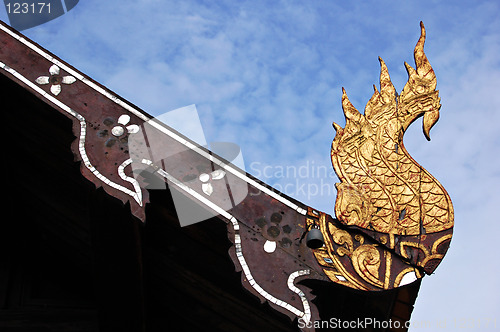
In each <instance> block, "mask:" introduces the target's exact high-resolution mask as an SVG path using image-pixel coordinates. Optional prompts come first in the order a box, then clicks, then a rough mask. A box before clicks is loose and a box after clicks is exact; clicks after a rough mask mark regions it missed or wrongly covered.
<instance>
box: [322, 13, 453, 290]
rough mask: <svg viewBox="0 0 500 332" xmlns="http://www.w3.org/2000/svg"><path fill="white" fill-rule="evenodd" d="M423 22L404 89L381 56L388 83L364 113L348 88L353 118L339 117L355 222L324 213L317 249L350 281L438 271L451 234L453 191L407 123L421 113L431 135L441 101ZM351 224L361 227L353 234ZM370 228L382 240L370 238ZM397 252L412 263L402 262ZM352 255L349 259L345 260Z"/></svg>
mask: <svg viewBox="0 0 500 332" xmlns="http://www.w3.org/2000/svg"><path fill="white" fill-rule="evenodd" d="M420 25H421V35H420V39H419V40H418V42H417V45H416V47H415V51H414V56H415V64H416V69H414V68H412V67H411V66H410V65H408V64H407V63H406V62H405V66H406V69H407V71H408V82H407V83H406V84H405V86H404V88H403V91H402V93H401V94H400V95H398V94H397V93H396V90H395V88H394V86H393V84H392V82H391V79H390V77H389V73H388V70H387V66H386V65H385V63H384V61H383V60H382V59H381V58H379V61H380V65H381V70H380V91H378V90H377V88H376V87H375V85H374V90H375V91H374V93H373V95H372V97H371V98H370V100H369V101H368V103H367V104H366V107H365V112H364V114H361V113H360V112H358V110H357V109H356V108H355V107H354V106H353V105H352V104H351V102H350V101H349V98H348V97H347V94H346V92H345V90H344V89H342V90H343V95H342V108H343V111H344V114H345V119H346V125H345V127H344V128H342V127H341V126H340V125H338V124H336V123H333V126H334V128H335V130H336V136H335V139H334V140H333V143H332V149H331V159H332V164H333V167H334V169H335V172H336V173H337V175H338V177H339V178H340V180H341V183H338V184H337V185H336V187H337V191H338V193H337V200H336V203H335V214H336V216H337V218H338V220H339V221H340V222H341V223H342V224H343V225H345V226H347V230H346V229H340V228H339V227H338V226H337V225H336V224H335V223H332V222H328V221H327V219H326V218H324V217H323V218H320V226H321V227H320V229H321V231H322V233H323V236H324V238H325V242H326V245H325V246H324V247H323V248H319V249H317V250H315V255H316V257H317V259H318V262H320V264H321V265H323V266H324V268H325V269H324V271H325V273H326V274H327V275H328V276H329V277H330V279H331V280H333V281H335V282H339V283H342V284H344V285H346V286H350V287H354V288H359V289H388V288H393V287H397V286H398V285H400V283H401V281H402V279H403V278H405V283H406V282H409V281H412V280H414V279H415V278H420V277H422V275H423V274H424V273H426V274H431V273H432V272H433V271H434V270H435V269H436V267H437V265H438V264H439V262H440V261H441V259H442V258H443V256H444V255H445V253H446V251H447V249H448V246H449V243H450V241H451V237H452V229H453V206H452V203H451V199H450V196H449V195H448V193H447V192H446V190H445V189H444V188H443V186H442V185H441V184H440V183H439V182H438V181H437V180H436V179H435V178H434V177H433V176H432V175H431V174H430V173H429V172H428V171H426V170H425V169H424V168H423V167H422V166H420V165H419V164H418V163H417V162H416V161H415V160H414V159H413V158H412V157H411V156H410V154H409V153H408V151H407V150H406V149H405V147H404V144H403V135H404V133H405V131H406V129H407V128H408V126H410V124H412V123H413V121H415V120H416V119H417V118H419V117H421V116H423V131H424V134H425V137H426V138H427V139H428V140H430V136H429V131H430V129H431V128H432V126H433V125H434V124H435V123H436V121H437V120H438V118H439V109H440V107H441V105H440V98H439V92H438V90H436V76H435V74H434V70H433V69H432V67H431V65H430V63H429V61H428V59H427V57H426V55H425V53H424V42H425V28H424V25H423V23H422V22H421V23H420ZM349 229H350V230H356V231H360V233H359V234H356V235H354V236H353V235H352V234H350V232H348V230H349ZM365 236H368V237H369V238H371V239H372V240H375V242H376V243H375V244H370V245H367V244H364V243H363V242H364V240H365ZM389 253H395V254H396V255H398V256H400V257H401V258H403V260H405V261H407V262H408V263H409V264H411V266H407V267H405V266H399V268H398V267H395V266H394V265H392V264H391V255H390V254H389ZM346 256H347V257H349V259H348V260H347V262H346V260H343V261H340V258H341V257H346ZM381 256H385V257H383V258H382V257H381ZM346 263H347V264H349V263H350V264H352V266H353V268H354V271H355V272H356V274H357V276H361V277H362V280H363V281H364V282H360V281H359V278H357V276H356V275H354V274H353V273H350V272H349V271H347V270H346V269H345V265H346ZM381 264H383V267H382V266H381ZM391 265H392V266H391ZM391 267H392V270H391ZM405 276H406V277H405Z"/></svg>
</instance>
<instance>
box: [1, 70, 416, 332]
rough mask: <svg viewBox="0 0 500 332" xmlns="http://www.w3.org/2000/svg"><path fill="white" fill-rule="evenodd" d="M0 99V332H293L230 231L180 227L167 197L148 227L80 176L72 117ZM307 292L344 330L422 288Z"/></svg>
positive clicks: (7, 96) (4, 88) (17, 98)
mask: <svg viewBox="0 0 500 332" xmlns="http://www.w3.org/2000/svg"><path fill="white" fill-rule="evenodd" d="M0 100H1V103H2V115H3V118H4V127H7V133H6V135H4V137H5V139H6V140H5V141H4V145H3V146H4V149H7V152H6V154H5V155H4V158H3V160H4V163H5V165H6V167H5V168H4V169H5V170H6V171H7V172H6V176H5V178H6V180H7V185H6V186H5V187H4V188H6V190H7V195H6V196H7V202H6V204H5V205H4V206H5V208H6V209H7V213H6V214H4V217H3V218H2V224H1V227H2V229H1V231H0V234H1V235H2V239H1V241H0V242H1V243H2V244H3V245H4V249H3V250H2V251H1V255H2V256H1V266H0V268H1V270H0V330H1V331H18V332H19V331H26V332H27V331H54V332H55V331H69V332H71V331H193V330H214V331H215V330H217V331H259V330H260V331H298V328H297V321H295V322H292V321H290V319H289V318H288V317H287V316H285V315H283V314H281V313H279V312H277V311H275V310H273V309H271V307H270V306H269V305H268V304H267V303H265V304H261V303H260V302H259V300H258V299H257V298H256V297H255V296H253V295H252V294H250V293H249V292H248V291H246V290H245V289H244V288H243V287H242V285H241V273H240V272H235V267H234V265H233V263H232V261H231V259H230V257H229V254H228V250H229V248H230V247H231V242H230V241H229V240H228V237H227V226H226V223H225V222H223V221H222V220H219V219H218V218H212V219H210V220H206V221H204V222H201V223H198V224H195V225H191V226H187V227H180V226H179V223H178V220H177V216H176V214H175V209H174V205H173V202H172V198H171V196H170V193H169V191H168V190H157V191H155V190H150V204H148V205H147V209H146V214H147V222H146V223H145V224H143V223H141V222H140V221H139V220H138V219H136V218H135V217H133V216H132V214H131V213H130V207H128V206H126V205H123V203H122V202H121V201H119V200H117V199H116V198H113V197H111V196H109V195H108V194H106V193H105V192H104V191H103V190H102V188H101V189H97V190H96V188H95V186H94V185H93V184H92V183H91V182H89V181H88V180H87V179H85V178H84V177H83V176H82V175H81V172H80V162H76V161H74V156H73V153H72V152H71V149H70V146H71V144H72V142H73V141H74V140H75V136H74V135H73V131H72V121H71V120H70V119H68V118H67V117H65V116H63V115H62V114H61V113H60V112H57V111H55V110H54V109H53V108H52V106H50V105H48V104H46V103H44V102H42V101H41V100H40V99H39V98H37V97H35V96H34V95H33V94H32V93H31V92H30V91H28V90H26V89H25V88H24V87H21V86H19V85H17V84H16V83H15V82H13V81H12V80H10V79H9V78H7V77H6V76H4V74H3V73H2V75H0ZM302 283H303V284H305V285H307V286H308V287H310V288H312V289H313V291H314V294H316V296H317V297H316V299H315V300H313V302H314V303H315V304H316V305H317V307H318V309H319V312H320V316H321V317H322V319H323V320H329V319H330V318H335V319H339V320H341V321H346V320H353V319H356V318H361V319H364V318H365V317H368V318H375V319H378V320H379V321H383V320H386V321H387V320H389V319H392V320H393V321H394V320H401V321H404V320H407V319H409V317H410V314H411V311H412V308H413V304H414V302H415V299H416V297H417V293H418V289H419V286H420V282H419V281H417V282H415V283H412V284H410V285H407V286H404V287H400V288H398V289H394V290H391V291H383V292H361V291H355V290H352V289H349V288H347V287H343V286H339V285H335V284H333V283H330V282H320V281H313V280H308V281H303V282H302ZM337 330H338V329H337ZM367 330H370V329H367Z"/></svg>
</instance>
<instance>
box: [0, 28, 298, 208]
mask: <svg viewBox="0 0 500 332" xmlns="http://www.w3.org/2000/svg"><path fill="white" fill-rule="evenodd" d="M0 29H1V30H3V31H4V32H6V33H7V34H9V35H10V36H12V37H13V38H15V39H16V40H18V41H19V42H21V43H22V44H24V45H26V46H27V47H29V48H30V49H32V50H33V51H35V52H36V53H38V54H39V55H41V56H42V57H44V58H45V59H47V60H49V61H50V62H52V63H53V64H55V65H57V66H58V67H59V68H62V69H64V70H65V71H66V72H68V73H70V74H71V75H72V76H74V77H76V79H78V80H80V81H82V82H83V83H85V84H86V85H88V86H89V87H91V88H92V89H94V90H95V91H97V92H99V93H100V94H102V95H104V96H105V97H107V98H108V99H110V100H111V101H113V102H115V103H116V104H118V105H120V106H121V107H123V108H125V109H126V110H127V111H129V112H131V113H132V114H134V115H136V116H137V117H139V118H140V119H142V120H144V121H148V123H149V124H151V125H152V126H153V127H155V128H156V129H158V130H159V131H161V132H163V133H164V134H166V135H168V136H170V137H171V138H173V139H175V140H176V141H177V142H179V143H181V144H183V145H185V146H186V147H188V148H190V149H191V150H194V151H196V152H197V153H199V154H200V155H202V156H203V157H205V158H206V159H208V160H210V161H212V162H213V163H214V164H216V165H218V166H220V167H221V168H223V169H224V170H226V171H228V172H230V173H232V174H233V175H235V176H237V177H238V178H240V179H241V180H243V181H245V182H247V183H249V184H250V185H252V186H253V187H255V188H257V189H259V190H260V191H262V192H264V193H266V194H267V195H269V196H271V197H272V198H274V199H276V200H278V201H280V202H281V203H283V204H285V205H286V206H288V207H290V208H292V209H293V210H295V211H297V212H298V213H300V214H302V215H306V214H307V211H306V210H305V209H303V208H301V207H299V206H298V205H297V204H295V203H293V202H291V201H289V200H288V199H286V198H285V197H283V196H281V195H279V194H277V193H275V192H274V191H272V190H270V189H269V188H267V187H266V186H264V185H262V184H260V183H259V182H257V181H255V180H254V179H252V178H250V177H248V176H247V175H246V174H245V173H243V172H241V171H240V170H237V169H236V168H234V167H232V166H230V165H227V164H224V162H222V161H221V160H219V159H217V158H215V157H214V156H213V155H211V154H209V153H208V152H207V151H205V150H203V149H201V148H200V147H199V146H197V145H195V144H194V143H191V142H189V141H187V140H186V139H184V138H182V137H181V136H179V135H178V134H177V133H175V132H173V131H171V130H169V129H168V128H166V127H165V125H164V124H163V123H161V122H159V121H158V120H156V119H154V118H149V117H148V116H146V115H145V114H143V113H142V112H141V111H139V110H137V109H136V108H134V107H132V106H130V105H129V104H128V103H126V102H125V101H123V100H121V99H119V98H118V97H117V96H115V95H113V94H112V93H110V92H109V91H107V90H105V89H104V88H102V87H100V86H99V85H97V84H96V83H94V82H92V81H90V80H89V79H87V78H85V77H84V76H83V75H82V74H80V73H78V72H77V71H76V70H74V69H73V68H71V67H69V66H67V65H65V64H64V63H62V62H61V61H59V60H57V59H56V58H54V57H53V56H51V55H50V54H48V53H47V52H45V51H44V50H42V49H41V48H39V47H38V46H36V45H35V44H33V43H32V42H30V41H28V40H26V39H25V38H24V37H21V36H20V35H18V34H16V33H14V32H12V31H10V30H9V29H7V28H6V27H4V26H3V25H0Z"/></svg>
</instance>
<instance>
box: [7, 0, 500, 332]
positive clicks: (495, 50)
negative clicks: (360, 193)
mask: <svg viewBox="0 0 500 332" xmlns="http://www.w3.org/2000/svg"><path fill="white" fill-rule="evenodd" d="M0 19H2V20H3V21H5V22H8V21H7V16H6V13H5V10H4V9H3V8H2V9H0ZM421 20H422V21H423V22H424V24H425V26H426V30H427V41H426V45H425V51H426V54H427V56H428V58H429V61H430V62H431V65H432V66H433V68H434V70H435V72H436V75H437V81H438V89H439V90H440V96H441V102H442V105H443V106H442V108H441V118H440V120H439V122H438V123H437V124H436V126H435V127H434V128H433V130H432V131H431V138H432V140H431V141H430V142H427V140H426V139H425V138H424V136H423V133H422V128H421V124H420V121H417V122H416V123H414V124H413V125H412V126H410V128H409V130H408V131H407V133H406V134H405V146H406V148H407V150H408V151H409V152H410V154H411V155H412V156H413V157H414V159H415V160H416V161H417V162H419V163H420V164H421V165H423V166H424V167H425V168H426V169H427V170H429V171H430V172H431V174H433V175H434V176H435V177H436V178H437V179H438V180H439V181H440V182H441V183H442V184H443V185H444V187H445V188H446V189H447V191H448V192H449V194H450V195H451V197H452V200H453V203H454V207H455V232H454V237H453V240H452V244H451V248H450V250H449V252H448V254H447V256H446V257H445V259H444V261H443V263H442V264H441V265H440V266H439V268H438V269H437V270H436V273H435V275H432V276H430V277H426V278H425V279H424V281H423V283H422V288H421V291H420V295H419V298H418V299H417V303H416V306H415V311H414V314H413V316H412V320H413V321H414V322H415V324H416V325H415V328H414V329H410V331H419V330H429V331H435V330H437V328H438V327H440V328H441V327H446V328H447V329H449V330H450V331H452V330H457V329H458V328H459V327H460V325H459V324H462V323H464V324H465V327H466V328H468V330H471V331H492V330H493V328H492V322H490V323H489V328H488V327H486V325H488V324H487V323H488V320H489V319H490V320H492V319H495V318H496V319H497V322H496V325H497V327H498V328H500V318H498V317H500V303H499V302H500V300H499V298H500V297H499V296H498V294H500V289H499V288H500V287H499V284H498V280H499V277H498V275H499V273H500V264H499V263H498V262H497V259H495V257H496V256H497V255H496V252H497V249H495V246H494V245H495V243H496V242H497V241H498V240H497V238H498V234H499V233H500V227H499V225H498V219H499V217H498V212H497V206H498V203H499V202H500V194H499V192H500V191H499V190H498V186H499V185H500V169H499V166H498V165H499V162H500V148H499V146H500V115H499V114H500V94H499V93H498V91H499V87H500V2H498V1H496V0H494V1H477V0H473V1H472V0H471V1H442V0H441V1H439V0H436V1H399V2H390V1H377V2H374V1H355V2H354V1H352V2H347V1H333V0H323V1H260V0H254V1H217V2H214V3H210V2H208V1H182V2H178V1H177V2H174V1H163V0H162V1H160V0H142V1H141V0H138V1H130V0H122V1H97V0H87V1H80V3H79V4H78V5H77V6H76V7H75V8H74V9H72V10H71V11H69V12H68V13H67V14H65V15H63V16H61V17H59V18H57V19H55V20H53V21H51V22H48V23H46V24H43V25H41V26H38V27H35V28H32V29H29V30H25V31H23V33H24V34H26V35H27V36H28V37H29V38H31V39H33V40H34V41H36V42H37V43H39V44H41V45H42V46H43V47H45V48H47V49H48V50H50V51H51V52H53V53H55V54H56V55H57V56H59V57H61V58H62V59H63V60H65V61H67V62H69V63H70V64H72V65H73V66H75V67H76V68H77V69H79V70H81V71H83V72H84V73H85V74H87V75H89V76H90V77H92V78H93V79H95V80H96V81H98V82H99V83H101V84H103V85H105V86H106V87H108V88H109V89H111V90H113V91H115V92H116V93H118V94H119V95H121V96H122V97H123V98H125V99H127V100H129V101H130V102H132V103H134V104H135V105H137V106H138V107H140V108H142V109H144V110H145V111H147V112H148V113H150V114H152V115H154V116H159V115H161V114H163V113H165V112H167V111H169V110H173V109H176V108H180V107H183V106H187V105H191V104H196V107H197V110H198V112H199V115H200V119H201V123H202V125H203V128H204V131H205V136H206V139H207V141H209V142H217V141H225V142H233V143H236V144H238V145H239V146H240V147H241V150H242V154H243V158H244V160H245V167H246V170H247V171H248V172H250V173H251V174H253V175H256V176H258V177H259V178H261V179H262V180H263V181H265V182H267V183H269V184H271V185H273V186H275V187H277V188H280V189H282V191H284V192H285V193H286V194H288V195H290V196H292V197H294V198H297V199H299V200H300V201H302V202H304V203H306V204H308V205H311V206H313V207H315V208H318V209H320V210H323V211H325V212H328V213H333V205H334V202H335V197H336V191H335V189H334V186H333V184H334V183H335V182H337V181H338V180H337V178H336V177H335V175H334V173H333V170H332V167H331V162H330V155H329V153H330V144H331V141H332V139H333V137H334V135H335V132H334V130H333V128H332V126H331V123H332V121H335V122H337V123H339V124H341V125H343V124H344V123H345V121H344V118H343V113H342V109H341V102H340V101H341V87H342V86H343V87H345V88H346V90H347V93H348V95H349V98H350V99H351V101H352V103H353V104H354V105H355V106H356V107H357V108H358V110H360V111H362V110H363V109H364V106H365V104H366V102H367V101H368V99H369V98H370V97H371V95H372V92H373V90H372V85H373V84H378V75H379V62H378V58H377V57H378V56H380V57H382V58H383V59H384V61H385V63H386V64H387V66H388V68H389V72H390V74H391V78H392V81H393V83H394V85H395V87H396V90H398V91H401V89H402V88H403V86H404V84H405V82H406V80H407V74H406V70H405V68H404V65H403V62H404V61H407V62H408V63H409V64H411V65H413V64H414V63H413V48H414V46H415V43H416V41H417V39H418V37H419V34H420V28H419V22H420V21H421ZM287 170H288V172H287ZM294 171H295V172H296V173H294ZM299 172H302V173H299ZM495 220H497V221H495ZM332 300H334V299H332ZM426 322H427V323H428V324H430V328H426V327H425V324H426ZM443 323H445V324H446V326H443ZM419 324H420V326H418V325H419ZM437 324H440V326H437ZM455 324H457V325H455ZM427 327H429V325H427Z"/></svg>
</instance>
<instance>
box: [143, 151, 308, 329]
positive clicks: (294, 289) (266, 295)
mask: <svg viewBox="0 0 500 332" xmlns="http://www.w3.org/2000/svg"><path fill="white" fill-rule="evenodd" d="M142 163H143V164H145V165H148V166H152V167H154V166H155V165H154V163H153V162H152V161H151V160H148V159H143V160H142ZM154 168H155V169H156V172H157V173H158V174H160V175H161V176H163V177H164V178H165V179H167V180H168V181H170V182H172V183H173V184H175V185H176V186H177V187H179V188H181V189H182V190H184V191H185V192H187V193H188V194H189V195H191V196H193V197H194V198H196V199H197V200H199V201H200V202H202V203H203V204H205V205H206V206H207V207H209V208H211V209H212V210H213V211H215V212H216V213H218V214H220V215H221V216H223V217H224V218H226V219H227V220H229V221H230V222H231V224H232V226H233V230H234V247H235V250H236V257H237V258H238V261H239V263H240V266H241V268H242V270H243V273H244V274H245V277H246V279H247V281H248V283H249V284H250V286H252V288H253V289H255V290H256V291H257V293H259V294H260V295H262V296H263V297H264V298H265V299H266V300H268V301H270V302H272V303H274V304H276V305H277V306H280V307H282V308H285V309H286V310H288V311H290V312H291V313H293V314H294V315H296V316H297V317H302V319H304V321H305V322H309V320H310V319H311V308H310V305H309V302H308V301H307V298H306V296H305V294H304V292H302V291H301V290H300V289H299V288H297V287H296V286H295V285H294V284H293V282H294V280H295V278H297V277H299V276H302V275H307V274H309V273H310V270H300V271H296V272H294V273H292V274H291V275H290V276H289V277H288V282H287V285H288V288H289V289H290V290H291V291H292V292H294V293H296V294H297V295H299V297H300V299H301V300H302V305H303V307H304V311H300V310H299V309H297V308H295V307H294V306H292V305H291V304H289V303H287V302H285V301H282V300H279V299H277V298H276V297H274V296H273V295H271V294H269V293H268V292H267V291H266V290H264V289H263V288H262V287H261V286H260V285H259V284H258V283H257V282H256V281H255V279H254V278H253V276H252V272H251V271H250V268H249V267H248V264H247V262H246V259H245V257H244V255H243V247H242V244H241V236H240V232H239V231H240V225H239V223H238V220H237V219H236V218H235V217H233V216H232V215H231V214H230V213H228V212H227V211H226V210H224V209H223V208H221V207H219V206H218V205H216V204H214V203H212V202H211V201H210V200H208V198H206V197H204V196H203V195H201V194H199V193H198V192H196V191H195V190H193V189H192V188H190V187H188V186H187V185H185V184H184V183H182V182H180V181H179V180H177V179H176V178H175V177H173V176H172V175H170V174H168V173H167V172H166V171H165V170H163V169H161V168H158V169H157V168H156V167H154Z"/></svg>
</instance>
